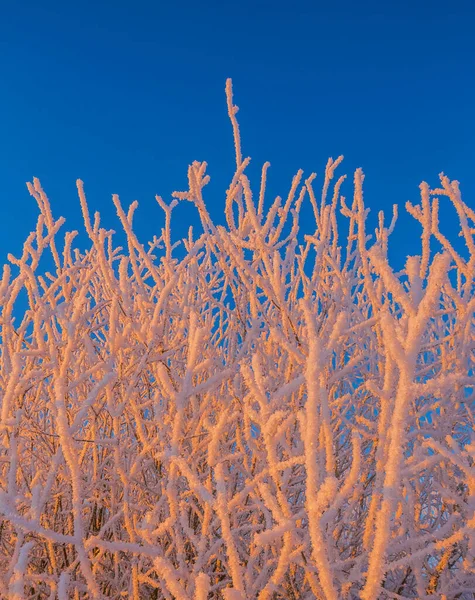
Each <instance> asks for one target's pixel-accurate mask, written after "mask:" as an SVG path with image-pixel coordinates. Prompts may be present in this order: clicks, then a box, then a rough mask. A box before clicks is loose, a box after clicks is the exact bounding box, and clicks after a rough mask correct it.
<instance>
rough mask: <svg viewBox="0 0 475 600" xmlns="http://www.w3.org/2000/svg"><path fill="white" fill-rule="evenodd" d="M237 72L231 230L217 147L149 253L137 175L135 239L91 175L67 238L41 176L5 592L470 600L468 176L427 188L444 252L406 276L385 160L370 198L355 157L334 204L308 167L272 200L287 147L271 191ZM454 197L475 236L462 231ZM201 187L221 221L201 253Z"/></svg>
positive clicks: (8, 417) (435, 237)
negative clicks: (255, 160)
mask: <svg viewBox="0 0 475 600" xmlns="http://www.w3.org/2000/svg"><path fill="white" fill-rule="evenodd" d="M226 93H227V101H228V112H229V116H230V119H231V122H232V126H233V132H234V140H235V150H236V174H235V176H234V178H233V179H232V181H231V183H230V186H229V188H228V190H227V192H226V202H225V207H224V211H225V216H226V221H227V226H226V227H222V226H216V225H215V224H214V223H213V221H212V219H211V217H210V215H209V213H208V212H207V210H206V205H205V201H204V191H203V190H204V187H205V186H206V184H207V183H208V181H209V177H208V176H207V175H206V174H205V173H206V168H207V165H206V163H198V162H195V163H193V164H192V165H190V167H189V170H188V181H189V189H188V190H187V191H185V192H176V193H174V194H173V197H174V200H172V202H171V203H170V202H166V201H165V200H163V199H162V198H161V197H159V196H157V202H158V205H159V207H160V208H161V209H162V211H163V212H164V218H165V224H164V228H163V229H162V230H161V232H162V235H161V236H160V237H159V238H154V240H153V241H152V242H151V244H150V249H149V250H146V249H145V247H144V246H143V245H142V244H141V242H140V241H139V239H138V238H137V236H136V235H135V233H134V230H133V223H132V220H133V215H134V212H135V210H136V209H137V204H136V203H133V204H132V205H131V206H130V207H129V208H128V209H125V208H124V207H123V205H122V203H121V201H120V199H119V197H118V196H114V198H113V202H114V205H115V207H116V210H117V214H118V217H119V220H120V222H121V224H122V227H123V228H124V231H125V234H126V238H127V246H126V248H125V249H120V248H115V246H114V243H113V232H112V231H108V230H105V229H104V228H101V226H100V218H99V215H98V214H97V213H96V215H95V216H94V220H93V221H91V218H90V214H89V209H88V206H87V200H86V194H85V191H84V187H83V184H82V182H80V181H78V192H79V198H80V204H81V208H82V211H83V215H84V222H85V229H86V232H87V234H88V235H89V238H90V242H91V243H90V247H89V248H88V250H87V251H86V252H81V251H79V250H78V249H77V248H74V247H73V239H74V236H75V232H72V233H67V234H66V235H65V238H64V243H62V242H60V240H59V229H60V227H61V226H62V224H63V220H62V219H59V220H55V219H54V218H53V214H52V210H51V206H50V203H49V201H48V198H47V196H46V194H45V192H44V190H43V189H42V188H41V185H40V182H39V181H38V180H36V179H35V180H34V182H33V184H30V185H29V190H30V192H31V194H32V195H33V196H34V198H35V199H36V201H37V203H38V206H39V209H40V216H39V219H38V224H37V227H36V229H35V231H34V232H33V233H32V234H31V235H30V236H29V237H28V239H27V240H26V242H25V245H24V249H23V254H22V256H21V257H20V258H16V257H13V256H10V257H9V260H10V262H11V263H12V266H11V267H10V266H8V265H7V266H5V268H4V270H3V276H2V279H1V282H0V308H1V318H0V327H1V345H0V352H1V356H0V358H1V369H0V398H1V410H0V436H1V440H2V445H1V448H0V518H1V523H0V589H1V590H8V597H9V598H18V599H20V598H51V599H52V598H56V597H57V598H58V599H59V600H66V599H67V598H74V599H77V600H79V599H84V600H85V599H86V598H87V599H92V598H105V597H107V598H109V597H110V598H119V597H130V598H132V599H133V600H139V599H141V598H157V599H158V598H167V599H168V598H177V599H178V598H179V599H190V600H191V599H193V600H208V599H209V598H213V599H223V600H226V599H232V600H244V599H251V598H259V600H266V599H269V600H271V599H272V600H273V599H277V598H286V599H291V600H296V599H298V598H308V599H310V598H317V599H319V600H330V599H337V598H338V599H339V598H351V599H357V598H364V599H365V600H377V599H379V598H427V599H429V598H447V599H448V598H462V599H468V598H473V590H475V570H474V569H475V566H474V563H473V555H474V549H475V533H474V532H475V515H474V510H475V472H474V459H475V456H474V454H475V453H474V448H475V442H474V440H473V428H474V419H473V414H474V402H475V391H474V389H473V385H474V378H473V359H474V356H473V350H474V322H473V314H474V308H475V296H474V274H475V269H474V267H475V243H474V240H473V234H474V229H475V213H474V212H473V210H472V209H470V208H469V207H468V206H467V205H466V204H465V203H464V201H463V200H462V197H461V194H460V189H459V186H458V184H457V182H451V181H449V180H448V179H447V178H446V177H445V176H443V175H442V176H441V187H440V188H437V189H431V188H430V187H429V186H428V185H427V184H422V185H421V204H420V205H412V204H410V203H408V204H407V210H408V212H409V213H410V214H411V215H412V217H414V218H415V219H416V220H417V221H418V222H419V223H420V224H421V226H422V234H421V256H413V257H408V259H407V262H406V267H405V269H404V270H403V271H401V272H399V273H395V272H394V270H393V269H392V268H391V266H390V264H389V262H388V259H387V253H388V244H389V243H390V235H391V233H392V231H393V229H394V226H395V222H396V217H397V210H396V209H394V213H393V219H392V221H391V223H390V224H389V226H385V220H384V215H383V214H380V216H379V226H378V228H377V229H376V235H375V238H374V239H375V241H374V242H373V243H372V244H371V243H370V239H371V238H370V236H369V235H368V233H367V231H366V216H367V213H368V209H367V208H366V207H365V204H364V198H363V179H364V177H363V173H362V171H361V170H358V171H357V172H356V173H355V177H354V197H353V200H352V201H351V202H350V201H347V200H345V199H344V198H343V197H341V196H340V190H341V186H342V184H343V181H344V177H339V178H338V179H336V181H334V176H335V170H336V168H337V167H338V166H339V164H340V163H341V160H342V157H340V158H338V159H337V160H336V161H333V160H330V161H329V162H328V164H327V166H326V170H325V176H324V180H323V192H322V194H321V198H320V199H319V200H318V199H317V194H316V193H315V191H314V187H313V186H314V180H315V175H310V176H309V177H307V178H306V179H304V178H303V173H302V172H299V173H297V175H296V176H295V178H294V179H293V181H292V184H291V188H290V192H289V194H288V195H287V197H285V199H284V200H282V199H281V198H277V199H276V200H275V201H274V202H273V203H272V204H271V205H270V207H269V208H268V209H267V210H266V209H265V204H266V198H265V194H266V180H267V170H268V167H269V164H268V163H266V164H265V165H264V168H263V170H262V178H261V182H260V185H259V186H258V195H257V196H256V197H257V201H255V199H254V195H253V187H252V185H251V182H250V181H249V179H248V177H247V175H246V168H247V165H248V164H249V159H247V158H244V159H243V157H242V152H241V142H240V134H239V127H238V122H237V119H236V113H237V108H236V107H235V106H234V104H233V98H232V89H231V82H230V81H228V82H227V85H226ZM436 196H440V197H442V199H443V200H444V201H447V202H451V203H452V205H453V208H454V210H455V213H456V214H457V217H458V219H459V221H460V231H461V236H462V238H463V240H464V242H465V249H462V250H461V249H459V248H458V247H457V245H456V244H455V243H454V242H451V241H449V240H448V239H447V237H446V236H445V234H444V233H443V232H442V231H441V227H440V225H439V219H438V210H439V208H438V207H439V202H440V201H441V200H439V199H438V198H437V197H436ZM185 199H186V200H188V201H190V202H192V203H194V204H195V205H196V208H197V210H198V213H199V217H200V219H201V224H202V233H201V235H198V237H196V234H195V233H194V232H192V231H191V230H190V233H189V236H188V239H187V240H183V244H184V247H185V249H186V253H185V255H184V256H183V257H182V258H181V259H179V258H178V257H177V253H176V252H175V248H176V244H177V241H176V240H175V241H174V240H173V238H172V221H173V219H172V210H173V209H174V208H175V207H176V205H177V204H178V203H179V201H180V200H185ZM304 202H308V203H309V209H310V212H312V211H313V216H314V219H315V228H314V232H313V233H312V234H311V235H307V236H305V237H304V236H303V235H301V234H299V226H300V220H301V219H300V213H301V209H302V206H303V204H304ZM340 212H341V213H342V217H341V216H340V215H339V213H340ZM344 220H346V222H345V221H344ZM342 232H346V239H345V235H344V234H343V233H342ZM193 236H195V237H193ZM48 249H49V250H50V251H51V253H52V256H53V261H54V268H55V272H54V273H52V274H45V273H43V272H42V268H41V265H42V262H41V261H42V255H43V254H44V253H45V251H46V250H48ZM434 252H436V253H435V254H434ZM25 292H26V295H27V299H28V310H27V311H26V312H25V314H24V315H23V316H22V315H20V314H19V309H18V304H19V300H20V295H21V294H22V293H25ZM1 593H3V592H0V594H1Z"/></svg>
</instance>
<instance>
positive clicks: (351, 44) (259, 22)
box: [0, 0, 475, 262]
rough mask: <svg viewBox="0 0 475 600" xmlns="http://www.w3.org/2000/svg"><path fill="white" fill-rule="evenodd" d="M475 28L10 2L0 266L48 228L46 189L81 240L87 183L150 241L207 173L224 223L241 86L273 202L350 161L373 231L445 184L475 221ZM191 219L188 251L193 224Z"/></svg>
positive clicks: (401, 240)
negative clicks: (80, 197) (381, 215)
mask: <svg viewBox="0 0 475 600" xmlns="http://www.w3.org/2000/svg"><path fill="white" fill-rule="evenodd" d="M474 26H475V7H474V5H473V3H472V2H468V1H467V2H457V1H455V2H439V1H437V0H435V1H432V2H429V1H428V0H425V1H415V2H406V1H404V2H381V1H379V2H366V1H362V2H354V1H350V0H343V1H341V2H339V3H337V2H320V1H318V0H314V1H306V2H292V3H291V2H289V1H287V2H281V1H277V2H260V1H259V0H254V1H250V0H244V1H242V2H239V3H234V2H233V3H232V2H218V1H217V0H215V1H213V2H209V1H208V2H206V1H202V2H188V1H185V2H179V1H174V0H166V1H161V0H154V1H151V0H150V1H148V2H145V1H143V0H136V1H135V2H124V1H121V0H117V1H115V2H111V1H108V0H101V1H99V2H92V1H83V2H72V1H71V2H59V1H54V2H52V1H47V0H42V1H41V2H38V1H37V0H34V1H33V0H30V1H21V0H19V1H18V2H8V3H7V2H4V3H3V4H2V8H1V18H0V47H1V59H0V60H1V63H0V64H1V93H0V164H1V173H2V177H1V186H0V205H1V209H2V212H1V214H2V219H1V225H0V227H1V235H0V262H3V261H4V259H5V256H6V253H7V252H8V251H12V252H13V253H15V254H18V253H19V252H20V243H21V242H22V241H23V239H24V238H25V237H26V235H27V234H28V233H29V231H31V229H32V228H33V225H34V222H35V221H36V215H37V209H36V204H35V202H34V200H33V199H32V198H30V197H29V195H28V192H27V190H26V187H25V184H24V182H25V181H27V180H30V179H31V178H32V177H33V176H37V177H40V179H41V181H42V184H43V186H44V188H45V189H46V191H47V193H48V195H49V196H50V199H51V201H52V204H53V210H54V213H55V215H56V216H59V215H63V216H65V217H66V218H67V221H68V226H69V227H70V228H77V227H79V226H80V223H81V221H80V216H79V215H80V212H79V204H78V201H77V196H76V189H75V180H76V178H78V177H79V178H81V179H83V180H84V182H85V186H86V192H87V194H88V199H89V203H90V206H91V209H92V210H100V211H101V213H102V214H103V222H104V223H105V224H106V225H107V226H108V227H113V228H117V229H118V228H119V227H120V226H119V225H118V224H117V221H116V218H115V215H114V211H113V207H112V203H111V201H110V195H111V193H118V194H120V196H121V199H122V201H123V202H124V204H127V205H128V204H129V203H130V202H131V201H133V200H134V199H137V200H138V201H139V203H140V208H139V211H138V213H137V226H138V230H139V233H140V235H141V237H142V239H143V241H146V240H147V239H150V238H151V237H152V235H153V234H154V233H159V226H160V211H159V208H158V206H157V205H156V203H155V200H154V195H155V194H156V193H159V194H161V195H162V196H163V197H164V198H166V199H167V198H168V196H169V194H170V193H171V191H173V190H174V189H183V188H185V187H186V170H187V165H188V164H189V163H190V162H191V161H193V160H206V161H207V162H208V164H209V173H210V175H211V178H212V183H211V184H210V187H209V190H208V202H209V205H210V209H211V212H212V213H213V215H216V217H217V218H218V219H220V218H221V217H220V215H221V213H222V207H223V193H224V190H225V188H226V187H227V185H228V183H229V180H230V177H231V176H232V173H233V166H234V165H233V161H234V155H233V144H232V133H231V127H230V124H229V122H228V119H227V115H226V104H225V96H224V85H225V79H226V77H232V78H233V81H234V89H235V102H236V103H237V104H238V105H239V107H240V113H239V117H240V123H241V130H242V134H243V151H244V154H245V155H250V156H251V157H252V159H253V165H254V166H253V169H252V170H251V174H252V173H258V172H259V171H260V166H261V164H262V163H263V162H264V161H266V160H269V161H270V162H271V164H272V168H271V171H270V174H269V177H270V183H271V185H270V191H271V192H273V193H275V194H277V193H279V194H285V193H286V191H287V190H288V187H289V184H290V181H291V178H292V176H293V174H294V173H295V171H296V170H297V169H298V168H300V167H301V168H303V169H304V170H305V172H306V173H307V174H309V173H310V172H311V171H314V170H315V171H317V173H318V174H319V175H321V174H322V172H323V169H324V165H325V162H326V160H327V157H328V156H333V157H336V156H337V155H339V154H344V155H345V162H344V163H343V166H342V167H340V172H343V171H346V172H348V174H349V175H350V178H349V183H348V184H347V185H346V188H345V190H344V191H345V192H346V194H347V195H350V193H351V185H350V182H351V173H352V171H353V170H354V168H356V167H357V166H362V167H363V169H364V170H365V173H366V198H367V203H368V205H369V206H370V207H371V209H372V214H373V218H374V219H375V215H376V213H377V211H378V210H380V209H381V208H382V209H387V210H389V209H390V207H391V205H392V204H393V203H394V202H398V203H400V205H401V207H402V205H403V204H404V203H405V201H406V200H407V199H411V200H413V201H416V200H417V198H418V184H419V182H420V181H421V180H422V179H426V180H427V181H429V183H432V184H434V185H435V184H436V183H437V175H438V173H439V172H440V171H441V170H444V171H445V172H446V173H447V174H448V175H449V176H450V177H452V178H455V179H459V180H460V181H461V185H462V191H463V192H464V194H465V199H466V200H467V201H468V203H469V204H470V205H471V206H474V205H475V203H474V200H473V199H474V192H475V171H474V165H475V150H474V143H475V136H474V134H475V121H474V110H475V109H474V107H475V36H474V33H473V30H474ZM318 181H319V182H320V183H321V181H322V179H321V178H319V179H318ZM255 183H257V182H255ZM176 215H177V217H179V218H180V219H181V223H180V226H179V227H178V228H177V233H179V234H182V233H183V232H184V231H186V229H187V227H188V225H189V224H190V223H192V222H193V216H192V213H191V212H190V210H189V209H188V210H187V209H186V208H183V209H180V210H179V211H178V210H177V212H176ZM444 225H446V227H448V228H449V229H450V228H451V227H453V225H454V222H453V221H451V219H450V218H448V219H447V222H446V223H444ZM418 234H419V230H418V228H417V227H415V226H413V225H412V223H411V217H409V216H404V218H403V219H401V220H400V223H399V229H398V233H397V235H396V237H395V243H396V245H397V252H398V253H400V254H401V255H402V254H404V255H405V254H407V253H408V252H413V251H415V250H417V246H416V245H415V241H414V240H415V239H416V237H417V236H418Z"/></svg>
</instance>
